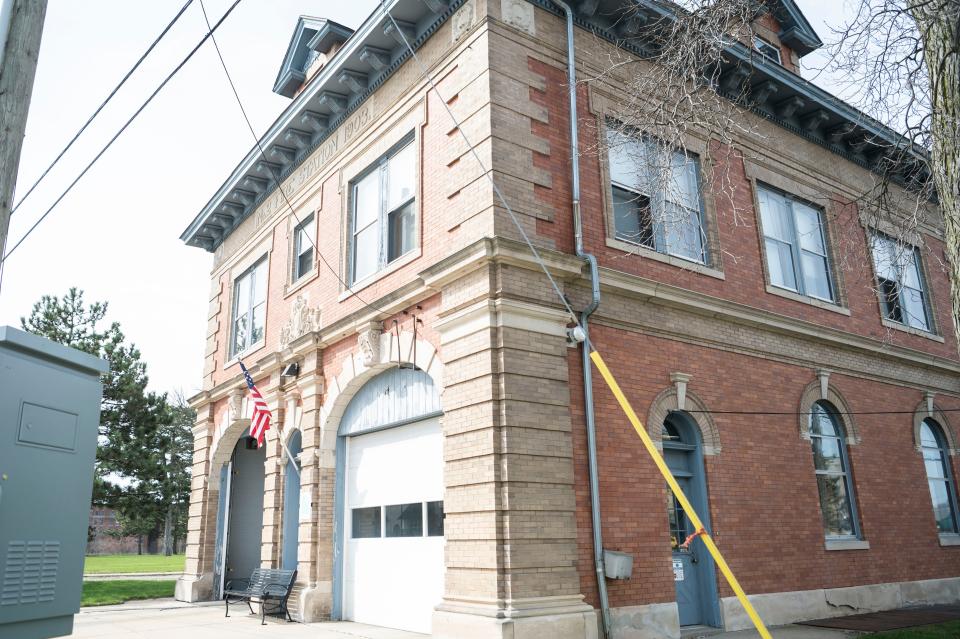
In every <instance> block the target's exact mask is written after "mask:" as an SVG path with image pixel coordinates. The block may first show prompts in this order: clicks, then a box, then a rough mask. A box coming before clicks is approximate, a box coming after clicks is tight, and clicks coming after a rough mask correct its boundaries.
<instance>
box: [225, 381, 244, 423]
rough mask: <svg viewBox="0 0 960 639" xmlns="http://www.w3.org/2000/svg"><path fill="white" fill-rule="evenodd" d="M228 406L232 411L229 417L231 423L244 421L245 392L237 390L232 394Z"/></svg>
mask: <svg viewBox="0 0 960 639" xmlns="http://www.w3.org/2000/svg"><path fill="white" fill-rule="evenodd" d="M227 406H228V408H229V410H230V413H229V416H230V421H236V420H238V419H243V390H242V389H239V388H238V389H236V390H235V391H233V392H231V393H230V399H229V400H228V402H227Z"/></svg>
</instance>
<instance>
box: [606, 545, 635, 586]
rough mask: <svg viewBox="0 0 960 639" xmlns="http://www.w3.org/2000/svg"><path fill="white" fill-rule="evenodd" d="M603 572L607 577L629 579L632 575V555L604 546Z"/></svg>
mask: <svg viewBox="0 0 960 639" xmlns="http://www.w3.org/2000/svg"><path fill="white" fill-rule="evenodd" d="M603 572H604V573H606V575H607V579H630V577H632V576H633V555H631V554H628V553H625V552H617V551H616V550H607V549H606V548H604V549H603Z"/></svg>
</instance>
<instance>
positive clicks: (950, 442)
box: [913, 399, 957, 455]
mask: <svg viewBox="0 0 960 639" xmlns="http://www.w3.org/2000/svg"><path fill="white" fill-rule="evenodd" d="M928 417H929V418H930V419H931V420H933V421H935V422H936V423H937V425H938V426H940V431H941V432H942V433H943V436H944V437H946V439H947V441H946V445H947V452H948V453H949V454H950V455H956V454H957V437H956V434H955V433H954V432H953V427H952V426H951V425H950V421H949V420H948V419H947V415H946V414H945V413H944V412H943V411H942V410H940V408H938V407H937V405H936V404H934V405H933V411H932V412H930V411H928V406H927V402H926V399H924V400H922V401H921V402H920V403H919V404H918V405H917V408H916V409H915V410H914V411H913V445H914V447H915V448H916V449H917V451H918V452H919V451H920V426H921V424H923V420H925V419H927V418H928Z"/></svg>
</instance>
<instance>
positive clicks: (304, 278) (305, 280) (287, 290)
mask: <svg viewBox="0 0 960 639" xmlns="http://www.w3.org/2000/svg"><path fill="white" fill-rule="evenodd" d="M318 275H320V269H318V268H317V267H316V266H314V267H313V270H311V271H308V272H306V273H304V274H303V275H301V276H300V279H298V280H297V281H296V282H291V283H289V284H287V285H286V286H285V287H284V288H283V297H284V298H287V297H290V296H291V295H293V294H294V293H296V292H297V291H299V290H300V289H301V288H303V287H304V286H306V285H307V284H309V283H310V282H312V281H313V280H315V279H317V276H318Z"/></svg>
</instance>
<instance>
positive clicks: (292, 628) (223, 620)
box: [71, 599, 860, 639]
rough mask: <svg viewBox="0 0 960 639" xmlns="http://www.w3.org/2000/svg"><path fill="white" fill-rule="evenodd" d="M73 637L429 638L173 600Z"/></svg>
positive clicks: (805, 631)
mask: <svg viewBox="0 0 960 639" xmlns="http://www.w3.org/2000/svg"><path fill="white" fill-rule="evenodd" d="M770 632H771V633H772V634H773V637H774V639H852V638H853V637H857V636H858V635H859V634H860V633H857V632H851V631H848V630H832V629H828V628H815V627H812V626H797V625H790V626H780V627H777V628H771V629H770ZM71 636H72V637H75V638H76V639H121V638H122V639H127V638H129V637H137V639H169V638H170V637H176V639H243V638H244V637H258V638H259V639H265V638H267V637H269V638H271V639H272V638H281V639H287V638H289V639H300V638H304V639H306V638H307V637H309V638H310V639H428V635H421V634H415V633H412V632H403V631H402V630H391V629H389V628H379V627H375V626H367V625H364V624H358V623H349V622H327V623H311V624H301V623H286V622H282V621H278V620H276V619H268V620H267V625H266V626H261V625H260V618H259V617H254V616H251V615H250V614H249V613H248V612H247V611H246V610H245V609H243V608H241V607H240V606H238V607H237V608H236V612H231V614H230V617H224V616H223V604H222V603H220V602H206V603H200V604H188V603H183V602H180V601H175V600H173V599H149V600H145V601H130V602H127V603H125V604H121V605H118V606H97V607H91V608H82V609H81V610H80V614H78V615H77V616H76V619H75V622H74V629H73V635H71ZM699 636H701V635H698V634H697V633H695V632H694V633H690V634H687V633H684V637H685V639H697V638H698V637H699ZM703 636H704V637H708V638H709V639H756V638H758V637H759V635H758V634H757V632H756V631H755V630H741V631H739V632H724V633H713V634H704V635H703Z"/></svg>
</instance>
